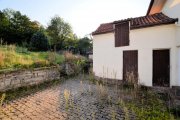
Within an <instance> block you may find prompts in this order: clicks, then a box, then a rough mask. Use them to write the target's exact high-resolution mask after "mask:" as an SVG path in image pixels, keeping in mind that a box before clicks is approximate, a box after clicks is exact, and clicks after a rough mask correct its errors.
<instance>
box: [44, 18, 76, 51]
mask: <svg viewBox="0 0 180 120" xmlns="http://www.w3.org/2000/svg"><path fill="white" fill-rule="evenodd" d="M47 31H48V34H49V36H50V37H51V44H52V45H53V46H54V50H55V51H56V47H57V45H58V48H59V49H63V42H64V40H66V39H69V38H71V36H72V33H73V32H72V28H71V26H70V24H69V23H67V22H65V21H64V20H63V19H62V18H61V17H59V16H55V17H53V18H52V19H51V21H50V24H49V25H48V28H47Z"/></svg>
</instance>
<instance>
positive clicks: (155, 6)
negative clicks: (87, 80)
mask: <svg viewBox="0 0 180 120" xmlns="http://www.w3.org/2000/svg"><path fill="white" fill-rule="evenodd" d="M178 11H180V0H167V1H166V0H151V2H150V5H149V9H148V11H147V15H146V16H141V17H137V18H129V19H125V20H119V21H114V22H111V23H105V24H101V25H100V26H99V27H98V28H97V30H96V31H94V32H93V33H92V35H93V71H94V73H95V75H96V76H98V77H103V78H109V79H118V80H125V79H126V77H127V73H132V72H133V73H134V74H135V75H136V76H138V82H139V84H143V85H146V86H164V87H171V86H179V85H180V22H178V19H180V12H178Z"/></svg>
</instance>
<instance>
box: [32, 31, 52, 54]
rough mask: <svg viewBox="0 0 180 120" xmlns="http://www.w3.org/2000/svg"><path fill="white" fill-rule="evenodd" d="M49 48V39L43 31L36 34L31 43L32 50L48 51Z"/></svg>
mask: <svg viewBox="0 0 180 120" xmlns="http://www.w3.org/2000/svg"><path fill="white" fill-rule="evenodd" d="M48 47H49V43H48V37H47V36H46V35H45V34H44V33H43V32H41V31H39V32H37V33H34V34H33V36H32V38H31V41H30V50H33V51H47V50H48Z"/></svg>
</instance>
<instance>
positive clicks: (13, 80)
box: [0, 67, 60, 91]
mask: <svg viewBox="0 0 180 120" xmlns="http://www.w3.org/2000/svg"><path fill="white" fill-rule="evenodd" d="M59 78H60V72H59V70H58V68H57V67H48V68H37V69H32V70H18V71H12V72H7V73H1V74H0V91H6V90H8V89H13V88H17V87H21V86H28V85H34V84H39V83H42V82H45V81H51V80H54V79H59Z"/></svg>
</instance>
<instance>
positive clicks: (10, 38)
mask: <svg viewBox="0 0 180 120" xmlns="http://www.w3.org/2000/svg"><path fill="white" fill-rule="evenodd" d="M2 13H3V15H4V16H5V18H6V21H7V24H6V27H4V28H2V29H0V33H2V34H3V35H1V36H0V37H2V38H3V39H4V41H6V42H7V43H9V44H11V43H16V44H22V43H23V42H28V43H29V42H30V39H31V37H32V35H33V34H34V33H35V32H37V31H38V30H39V25H38V23H37V22H32V21H31V20H30V19H29V18H28V17H27V16H26V15H22V14H21V13H20V12H19V11H15V10H12V9H4V10H3V12H2ZM3 24H4V23H3Z"/></svg>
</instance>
